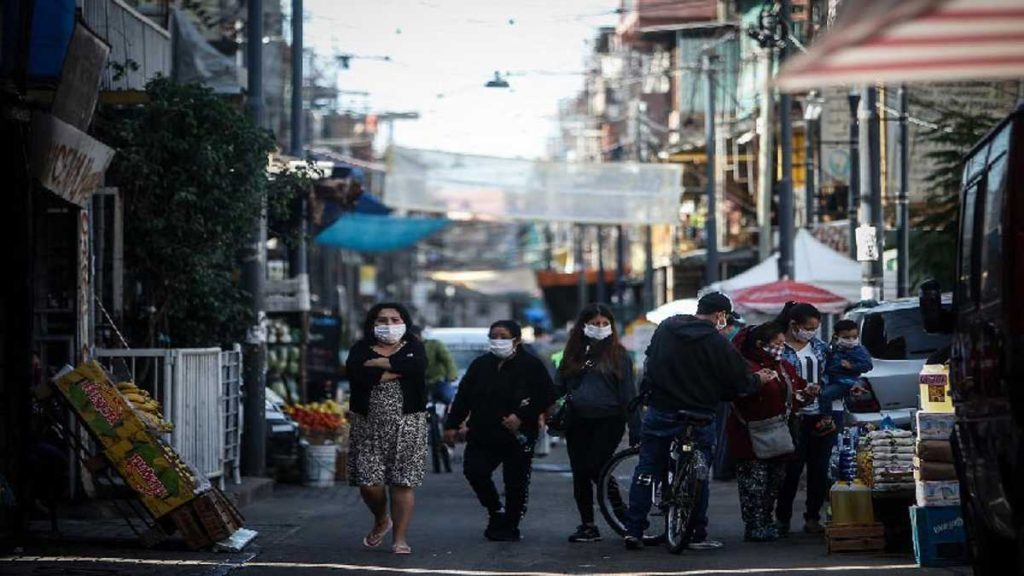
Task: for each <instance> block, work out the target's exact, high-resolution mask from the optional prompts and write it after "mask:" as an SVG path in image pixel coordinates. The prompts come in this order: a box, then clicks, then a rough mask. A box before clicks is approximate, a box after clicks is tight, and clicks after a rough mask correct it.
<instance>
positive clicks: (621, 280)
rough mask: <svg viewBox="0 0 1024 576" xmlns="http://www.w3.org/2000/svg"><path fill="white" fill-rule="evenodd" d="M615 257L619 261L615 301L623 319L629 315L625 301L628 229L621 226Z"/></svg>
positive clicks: (616, 237) (619, 226)
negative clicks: (626, 312)
mask: <svg viewBox="0 0 1024 576" xmlns="http://www.w3.org/2000/svg"><path fill="white" fill-rule="evenodd" d="M615 232H616V234H615V244H616V246H615V248H616V250H615V252H616V254H615V256H616V260H617V261H618V271H617V273H616V278H615V301H616V302H617V303H618V305H619V314H620V315H622V317H623V318H626V317H627V316H628V315H626V314H625V300H626V229H625V228H624V227H623V226H622V224H619V225H618V226H616V227H615Z"/></svg>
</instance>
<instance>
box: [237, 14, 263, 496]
mask: <svg viewBox="0 0 1024 576" xmlns="http://www.w3.org/2000/svg"><path fill="white" fill-rule="evenodd" d="M246 26H247V43H248V46H247V48H248V56H249V61H248V77H249V82H248V94H247V99H248V106H249V114H250V115H251V116H252V120H253V123H254V124H256V125H257V126H260V127H262V126H263V0H249V4H248V20H247V22H246ZM252 224H253V230H252V236H251V237H250V240H249V244H248V245H247V246H245V248H244V250H243V254H242V287H243V289H244V290H245V291H246V292H248V293H249V296H250V298H251V300H250V310H251V312H252V322H253V325H252V326H251V327H250V328H249V330H248V333H247V334H246V341H245V347H244V353H245V360H244V369H245V374H244V384H245V406H244V415H245V431H244V432H243V437H242V471H243V473H244V474H245V475H247V476H263V475H264V474H266V460H267V458H266V448H267V446H266V438H267V437H266V412H265V410H266V406H265V402H266V388H265V387H266V372H265V370H264V367H265V366H266V361H267V336H266V326H265V324H266V313H265V312H264V310H263V284H264V280H265V279H266V261H267V257H266V249H267V243H266V240H265V236H266V224H267V222H266V211H265V210H264V209H261V210H260V215H259V216H257V217H256V219H255V220H254V221H253V223H252Z"/></svg>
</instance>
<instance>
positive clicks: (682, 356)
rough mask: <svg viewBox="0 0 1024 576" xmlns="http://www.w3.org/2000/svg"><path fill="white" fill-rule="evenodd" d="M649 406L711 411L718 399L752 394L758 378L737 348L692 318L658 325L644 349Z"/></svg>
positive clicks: (755, 389) (680, 316)
mask: <svg viewBox="0 0 1024 576" xmlns="http://www.w3.org/2000/svg"><path fill="white" fill-rule="evenodd" d="M646 370H647V373H646V375H645V380H646V383H645V384H646V386H648V387H649V393H650V397H649V399H648V402H649V404H650V405H651V406H652V407H654V408H656V409H658V410H664V411H669V412H670V411H674V410H692V411H697V412H705V413H708V414H711V413H714V412H715V411H716V410H717V409H718V404H719V402H721V401H723V400H733V399H735V398H737V397H738V396H745V395H747V394H752V393H754V392H756V391H757V390H758V388H759V387H760V383H759V382H760V381H759V380H758V379H757V378H756V377H755V376H754V375H753V374H751V373H750V370H749V369H748V368H747V362H746V360H744V359H743V357H742V356H741V355H740V353H739V351H737V350H736V348H735V347H734V346H733V345H732V344H731V343H730V342H729V341H728V340H727V339H726V338H725V337H724V336H722V335H721V334H719V333H718V330H715V327H714V326H713V325H712V324H711V323H710V322H707V321H705V320H700V319H698V318H696V317H694V316H684V315H679V316H673V317H671V318H669V319H667V320H665V321H664V322H662V323H661V325H660V326H658V329H657V330H655V332H654V337H653V338H651V345H650V346H648V348H647V362H646Z"/></svg>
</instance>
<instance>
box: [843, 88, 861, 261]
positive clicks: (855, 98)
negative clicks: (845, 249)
mask: <svg viewBox="0 0 1024 576" xmlns="http://www.w3.org/2000/svg"><path fill="white" fill-rule="evenodd" d="M847 100H848V102H849V104H850V185H849V187H848V188H847V194H846V204H847V208H846V212H847V219H848V220H849V221H850V246H849V252H850V258H851V259H853V260H856V259H857V224H858V218H857V210H858V208H859V207H860V128H859V120H858V113H859V112H858V111H859V110H860V94H859V93H858V92H857V91H856V90H851V91H850V94H849V95H848V96H847Z"/></svg>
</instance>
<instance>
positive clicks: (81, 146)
mask: <svg viewBox="0 0 1024 576" xmlns="http://www.w3.org/2000/svg"><path fill="white" fill-rule="evenodd" d="M113 157H114V151H113V150H112V149H110V148H108V147H107V146H106V145H104V144H103V143H102V142H100V141H99V140H96V139H95V138H93V137H91V136H89V135H88V134H86V133H85V132H82V131H81V130H79V129H77V128H75V127H74V126H72V125H70V124H68V123H66V122H64V121H62V120H59V119H57V118H55V117H53V116H50V115H49V114H42V113H37V114H34V115H33V116H32V173H33V175H34V176H35V177H36V178H38V179H39V182H40V183H41V184H42V185H43V186H45V187H46V188H47V189H49V190H51V191H53V192H54V193H56V194H57V195H59V196H60V197H62V198H64V199H65V200H67V201H68V202H71V203H73V204H77V205H79V206H81V207H83V208H84V207H86V205H87V202H88V200H89V198H91V197H92V194H93V192H95V191H96V189H97V188H99V186H100V183H101V182H102V181H103V173H104V172H106V170H107V166H109V165H110V160H111V159H112V158H113Z"/></svg>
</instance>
